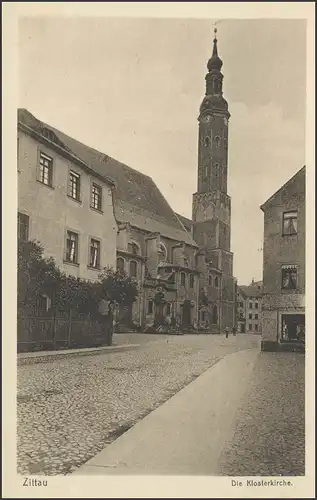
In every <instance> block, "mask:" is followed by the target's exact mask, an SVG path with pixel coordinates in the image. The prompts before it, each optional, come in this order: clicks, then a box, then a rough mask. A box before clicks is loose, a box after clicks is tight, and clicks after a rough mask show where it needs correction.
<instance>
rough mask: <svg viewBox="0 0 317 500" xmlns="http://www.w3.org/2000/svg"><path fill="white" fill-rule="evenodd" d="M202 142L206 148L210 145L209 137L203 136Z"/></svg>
mask: <svg viewBox="0 0 317 500" xmlns="http://www.w3.org/2000/svg"><path fill="white" fill-rule="evenodd" d="M204 144H205V146H206V148H208V147H209V146H210V138H209V137H208V136H207V137H205V139H204Z"/></svg>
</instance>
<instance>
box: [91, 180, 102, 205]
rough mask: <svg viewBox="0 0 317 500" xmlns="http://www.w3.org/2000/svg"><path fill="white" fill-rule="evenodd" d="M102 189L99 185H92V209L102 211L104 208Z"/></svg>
mask: <svg viewBox="0 0 317 500" xmlns="http://www.w3.org/2000/svg"><path fill="white" fill-rule="evenodd" d="M101 202H102V188H101V187H100V186H98V185H97V184H93V185H92V189H91V208H94V209H95V210H101V206H102V203H101Z"/></svg>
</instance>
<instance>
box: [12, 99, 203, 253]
mask: <svg viewBox="0 0 317 500" xmlns="http://www.w3.org/2000/svg"><path fill="white" fill-rule="evenodd" d="M18 121H19V122H20V123H22V124H24V125H26V126H27V127H29V128H31V129H32V130H34V131H35V132H36V133H39V130H40V129H41V127H45V128H46V129H48V130H50V131H52V132H53V133H54V134H55V135H56V137H57V139H58V140H59V141H60V145H61V144H62V145H63V146H64V149H65V152H71V153H72V154H73V156H75V157H77V158H78V159H80V160H81V161H83V162H84V163H85V164H86V165H88V166H89V168H90V169H91V170H93V171H94V172H95V173H96V174H97V175H101V176H103V177H104V178H105V177H106V178H108V179H109V180H110V181H112V182H113V183H114V184H115V193H114V194H115V196H114V198H115V214H116V218H117V220H118V222H129V223H130V224H131V226H134V227H137V228H139V229H142V230H145V231H148V232H151V233H152V232H159V233H161V234H162V236H165V237H167V238H170V239H173V240H176V241H184V242H185V243H187V244H188V245H191V246H194V247H197V244H196V243H195V242H194V240H193V238H192V236H191V235H190V233H189V232H188V231H186V230H185V228H184V227H183V224H182V223H181V222H180V220H179V218H178V217H177V215H176V214H175V212H174V211H173V209H172V208H171V206H170V205H169V204H168V202H167V201H166V199H165V198H164V196H163V194H162V193H161V192H160V190H159V189H158V187H157V186H156V184H155V182H154V181H153V179H152V178H151V177H149V176H147V175H145V174H142V173H141V172H138V171H137V170H134V169H133V168H131V167H129V166H127V165H125V164H124V163H121V162H119V161H117V160H115V159H114V158H111V157H110V156H108V155H106V154H104V153H102V152H100V151H97V150H96V149H93V148H91V147H89V146H86V145H85V144H83V143H81V142H79V141H77V140H76V139H74V138H72V137H70V136H68V135H66V134H64V133H63V132H61V131H60V130H57V129H55V128H54V127H51V126H50V125H47V124H45V123H43V122H41V121H40V120H38V119H37V118H36V117H35V116H33V115H32V114H31V113H30V112H29V111H28V110H26V109H19V110H18Z"/></svg>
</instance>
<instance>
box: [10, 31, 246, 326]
mask: <svg viewBox="0 0 317 500" xmlns="http://www.w3.org/2000/svg"><path fill="white" fill-rule="evenodd" d="M207 67H208V74H207V76H206V84H207V86H206V96H205V98H204V99H203V102H202V105H201V108H200V114H199V117H198V121H199V143H198V183H197V184H198V186H197V192H196V193H195V194H194V195H193V211H192V213H193V218H192V220H190V219H187V218H185V217H182V216H180V215H178V214H176V213H175V212H174V211H173V209H172V208H171V207H170V205H169V204H168V202H167V201H166V199H165V198H164V196H163V195H162V193H161V192H160V191H159V189H158V188H157V186H156V184H155V183H154V182H153V180H152V179H151V178H150V177H148V176H146V175H144V174H142V173H140V172H138V171H136V170H134V169H132V168H130V167H129V166H127V165H124V164H123V163H121V162H119V161H117V160H115V159H113V158H111V157H110V156H108V155H106V154H104V153H102V152H100V151H97V150H95V149H93V148H91V147H89V146H86V145H85V144H83V143H81V142H79V141H77V140H76V139H74V138H72V137H70V136H68V135H66V134H65V133H63V132H61V131H60V130H57V129H56V128H54V127H52V126H50V125H48V124H45V123H44V122H41V121H40V120H39V119H37V118H36V117H35V116H33V115H32V114H31V113H30V112H29V111H27V110H25V109H20V110H19V111H18V145H19V146H18V149H19V152H18V169H19V228H20V230H21V231H23V227H26V225H28V231H27V232H28V235H27V237H28V238H30V239H36V240H39V241H40V243H42V244H43V246H44V249H45V255H46V256H52V257H54V258H55V260H56V263H57V265H58V266H59V267H60V268H61V269H64V270H65V271H67V272H69V273H71V274H74V275H76V276H80V277H82V278H86V279H95V278H96V277H97V276H98V274H99V273H98V272H97V271H98V270H100V269H101V268H103V267H105V266H112V267H115V266H116V267H117V269H118V270H121V271H122V272H126V273H127V274H128V275H129V276H131V277H132V278H133V279H135V280H136V281H137V283H138V288H139V295H138V298H137V300H136V302H135V303H134V304H133V305H132V306H131V307H125V308H121V309H119V310H118V311H117V314H118V317H117V319H118V322H119V323H120V324H122V325H126V326H127V327H128V328H129V329H130V328H131V326H135V327H139V328H141V329H145V330H146V329H148V328H151V327H154V328H160V327H161V325H163V324H164V323H166V322H168V323H170V324H172V325H179V326H180V327H181V328H182V329H183V330H184V331H186V330H191V331H197V329H203V330H205V331H208V332H212V333H219V332H221V331H223V330H224V329H225V327H226V326H229V327H230V328H231V327H232V326H233V325H234V324H235V319H236V302H235V297H236V294H235V290H236V282H235V280H234V278H233V275H232V265H233V254H232V252H231V251H230V217H231V200H230V197H229V196H228V194H227V176H228V120H229V117H230V114H229V112H228V104H227V102H226V101H225V99H224V98H223V96H222V79H223V75H222V73H221V71H220V70H221V67H222V61H221V60H220V58H219V57H218V53H217V40H216V39H215V40H214V48H213V54H212V57H211V59H210V60H209V62H208V65H207Z"/></svg>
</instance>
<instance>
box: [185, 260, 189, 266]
mask: <svg viewBox="0 0 317 500" xmlns="http://www.w3.org/2000/svg"><path fill="white" fill-rule="evenodd" d="M188 265H189V264H188V259H184V266H185V267H188Z"/></svg>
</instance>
